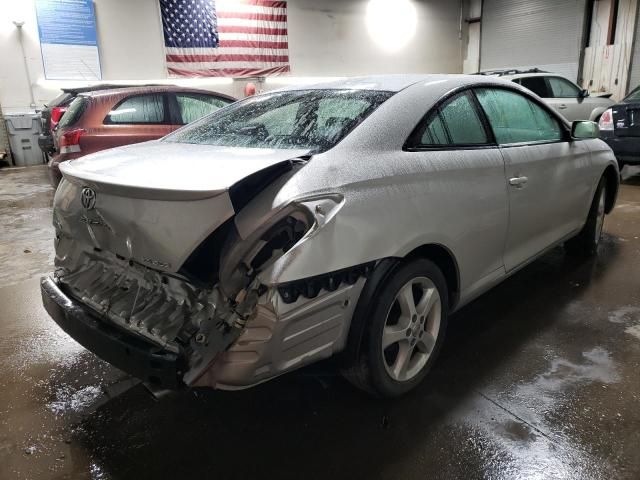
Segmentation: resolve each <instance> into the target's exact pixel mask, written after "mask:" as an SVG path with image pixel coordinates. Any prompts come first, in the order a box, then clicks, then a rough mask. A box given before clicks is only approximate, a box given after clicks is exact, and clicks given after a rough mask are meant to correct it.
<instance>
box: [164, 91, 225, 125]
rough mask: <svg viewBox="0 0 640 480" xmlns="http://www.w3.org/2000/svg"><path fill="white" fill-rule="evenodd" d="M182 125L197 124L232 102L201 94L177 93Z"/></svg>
mask: <svg viewBox="0 0 640 480" xmlns="http://www.w3.org/2000/svg"><path fill="white" fill-rule="evenodd" d="M176 101H177V102H178V109H179V110H180V118H181V119H182V124H183V125H185V124H187V123H191V122H195V121H196V120H198V119H200V118H202V117H204V116H205V115H207V114H209V113H211V112H213V111H215V110H218V109H219V108H222V107H225V106H227V105H228V104H229V103H231V100H227V99H223V98H219V97H214V96H212V95H204V94H200V93H176Z"/></svg>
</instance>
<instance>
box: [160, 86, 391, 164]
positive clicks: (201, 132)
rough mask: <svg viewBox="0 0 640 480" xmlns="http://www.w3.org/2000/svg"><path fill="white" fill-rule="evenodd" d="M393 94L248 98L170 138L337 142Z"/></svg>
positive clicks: (257, 144) (297, 144)
mask: <svg viewBox="0 0 640 480" xmlns="http://www.w3.org/2000/svg"><path fill="white" fill-rule="evenodd" d="M392 94H393V93H392V92H382V91H372V90H296V91H287V92H274V93H268V94H264V95H259V96H256V97H249V98H247V99H245V100H243V101H241V102H237V103H234V104H232V105H230V106H228V107H225V108H223V109H221V110H218V111H216V112H213V113H212V114H210V115H207V116H206V117H204V118H202V119H200V120H198V121H196V122H194V123H193V124H191V125H188V126H186V127H184V128H182V129H180V130H178V131H177V132H175V133H173V134H171V135H168V136H167V137H165V138H164V139H163V141H166V142H176V143H195V144H204V145H221V146H229V147H253V148H278V149H286V148H308V149H310V150H311V151H312V152H314V153H318V152H322V151H325V150H328V149H330V148H331V147H333V146H334V145H336V144H337V143H338V142H339V141H340V140H342V138H344V137H345V136H346V135H347V134H348V133H349V132H350V131H351V130H352V129H353V128H354V127H355V126H356V125H358V124H359V123H360V122H361V121H362V120H364V119H365V118H366V117H367V116H368V115H369V114H370V113H371V112H373V111H374V110H375V109H376V108H377V107H379V106H380V105H381V104H382V103H383V102H384V101H385V100H387V99H388V98H389V97H390V96H391V95H392Z"/></svg>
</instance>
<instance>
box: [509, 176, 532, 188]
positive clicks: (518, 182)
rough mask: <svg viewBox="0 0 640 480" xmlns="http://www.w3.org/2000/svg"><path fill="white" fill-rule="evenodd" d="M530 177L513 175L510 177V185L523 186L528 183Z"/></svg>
mask: <svg viewBox="0 0 640 480" xmlns="http://www.w3.org/2000/svg"><path fill="white" fill-rule="evenodd" d="M528 180H529V179H528V178H527V177H513V178H510V179H509V185H512V186H514V187H522V186H523V185H524V184H525V183H527V181H528Z"/></svg>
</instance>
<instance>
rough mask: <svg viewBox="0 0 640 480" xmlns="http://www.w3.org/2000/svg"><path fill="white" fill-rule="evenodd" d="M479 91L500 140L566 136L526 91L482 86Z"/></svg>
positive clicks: (480, 99) (526, 140) (550, 138)
mask: <svg viewBox="0 0 640 480" xmlns="http://www.w3.org/2000/svg"><path fill="white" fill-rule="evenodd" d="M476 94H477V97H478V101H479V102H480V105H482V108H483V109H484V111H485V113H486V114H487V118H488V119H489V123H490V124H491V128H492V129H493V133H494V135H495V137H496V140H497V142H498V143H500V144H510V143H530V142H555V141H559V140H561V139H562V138H563V130H562V127H561V126H560V124H559V123H558V121H557V120H556V119H555V118H553V116H552V115H551V114H550V113H549V112H548V111H547V110H546V109H544V108H543V107H541V106H540V105H538V104H536V103H534V102H533V101H531V100H529V99H528V98H526V97H525V96H524V95H522V94H520V93H518V92H514V91H511V90H504V89H497V88H479V89H477V91H476Z"/></svg>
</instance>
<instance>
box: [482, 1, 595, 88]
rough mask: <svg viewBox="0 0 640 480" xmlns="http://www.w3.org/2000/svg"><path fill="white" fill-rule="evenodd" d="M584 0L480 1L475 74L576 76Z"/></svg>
mask: <svg viewBox="0 0 640 480" xmlns="http://www.w3.org/2000/svg"><path fill="white" fill-rule="evenodd" d="M584 13H585V0H484V3H483V6H482V41H481V46H480V68H481V69H482V70H489V69H494V68H528V67H538V68H541V69H542V70H548V71H550V72H556V73H560V74H563V75H566V76H567V77H569V78H571V79H572V80H576V79H577V76H578V65H579V61H580V47H581V42H582V31H583V26H584Z"/></svg>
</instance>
